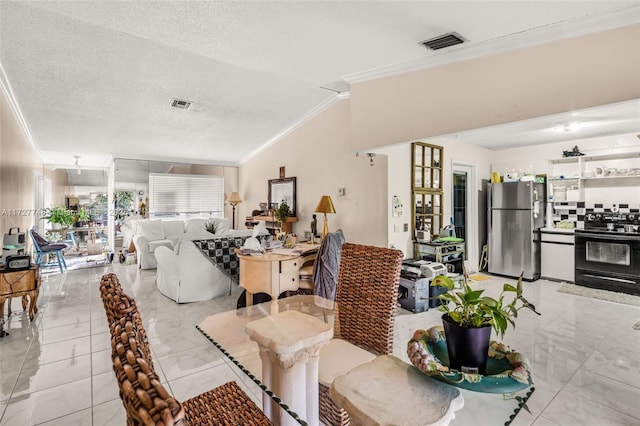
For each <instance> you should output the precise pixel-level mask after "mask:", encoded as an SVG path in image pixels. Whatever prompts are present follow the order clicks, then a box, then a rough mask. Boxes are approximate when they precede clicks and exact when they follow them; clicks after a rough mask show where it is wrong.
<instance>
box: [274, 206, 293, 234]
mask: <svg viewBox="0 0 640 426" xmlns="http://www.w3.org/2000/svg"><path fill="white" fill-rule="evenodd" d="M290 214H291V210H290V209H289V205H288V204H287V202H286V201H285V200H282V202H281V203H280V204H279V205H278V208H277V209H275V210H274V211H273V217H274V218H275V219H276V221H277V222H278V225H277V226H278V228H280V229H282V225H283V224H284V223H285V222H286V221H287V219H288V218H289V215H290Z"/></svg>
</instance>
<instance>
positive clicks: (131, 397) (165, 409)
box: [111, 315, 272, 426]
mask: <svg viewBox="0 0 640 426" xmlns="http://www.w3.org/2000/svg"><path fill="white" fill-rule="evenodd" d="M141 339H142V335H141V334H140V332H139V329H138V325H137V324H136V321H134V320H133V319H132V318H130V315H125V316H123V317H121V318H120V320H119V321H116V322H114V323H113V324H112V325H111V347H112V360H113V371H114V373H115V375H116V380H117V382H118V386H119V388H120V399H121V400H122V404H123V405H124V409H125V412H126V415H127V425H128V426H134V425H136V426H137V425H163V426H169V425H181V426H182V425H185V426H186V425H198V426H200V425H254V426H262V425H272V423H271V421H270V420H269V419H268V418H267V417H266V416H265V415H264V413H263V412H262V411H260V408H258V406H257V405H256V404H255V403H254V402H253V401H252V400H251V398H250V397H249V396H248V395H247V394H246V393H245V392H244V391H243V390H242V389H240V387H239V386H238V385H237V383H236V382H233V381H232V382H228V383H225V384H223V385H221V386H218V387H216V388H214V389H212V390H210V391H207V392H204V393H202V394H200V395H197V396H195V397H193V398H190V399H188V400H186V401H184V402H182V403H180V402H179V401H178V400H177V399H175V398H174V397H173V396H171V394H170V393H169V392H168V391H167V389H166V388H165V387H164V386H163V385H162V384H161V383H160V379H159V377H158V375H157V374H156V372H155V370H154V368H153V365H152V364H150V363H148V362H147V361H146V359H145V356H146V354H145V353H144V348H145V344H144V343H143V341H142V340H141Z"/></svg>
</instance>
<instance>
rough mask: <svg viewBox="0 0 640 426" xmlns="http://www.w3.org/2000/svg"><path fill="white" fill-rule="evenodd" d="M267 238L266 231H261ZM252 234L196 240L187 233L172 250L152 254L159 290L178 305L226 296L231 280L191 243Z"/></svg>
mask: <svg viewBox="0 0 640 426" xmlns="http://www.w3.org/2000/svg"><path fill="white" fill-rule="evenodd" d="M260 234H261V235H266V234H268V232H267V231H266V229H263V230H261V231H260ZM251 235H252V230H225V231H221V232H220V233H218V232H216V234H215V235H214V236H212V235H211V234H209V236H206V235H202V236H201V237H195V238H194V234H193V233H186V234H185V235H183V236H182V237H180V239H179V241H178V243H177V244H176V246H175V249H174V250H172V249H170V248H169V247H166V246H158V247H157V248H156V252H155V258H156V259H157V265H158V273H157V275H156V285H157V286H158V290H159V291H160V292H161V293H162V294H164V295H165V296H167V297H168V298H170V299H173V300H175V301H176V302H178V303H188V302H198V301H202V300H209V299H213V298H215V297H219V296H222V295H224V294H226V293H228V292H229V290H230V288H231V287H230V286H231V278H230V277H229V276H228V275H227V274H225V273H224V272H223V271H222V269H220V268H218V266H216V265H215V264H214V262H213V260H212V259H209V258H208V257H207V256H206V255H205V254H204V253H203V252H202V251H201V250H200V249H199V248H198V247H197V246H196V245H195V244H194V243H193V240H198V239H203V240H209V239H217V238H221V239H222V238H233V237H249V236H251Z"/></svg>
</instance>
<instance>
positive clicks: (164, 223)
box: [133, 218, 229, 269]
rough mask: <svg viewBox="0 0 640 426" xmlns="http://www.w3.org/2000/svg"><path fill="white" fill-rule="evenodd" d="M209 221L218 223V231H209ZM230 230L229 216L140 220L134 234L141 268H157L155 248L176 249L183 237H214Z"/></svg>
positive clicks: (193, 238)
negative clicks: (213, 232) (206, 225)
mask: <svg viewBox="0 0 640 426" xmlns="http://www.w3.org/2000/svg"><path fill="white" fill-rule="evenodd" d="M209 221H213V222H215V223H216V225H217V226H216V233H215V234H212V233H210V232H207V230H206V229H205V224H206V223H207V222H209ZM228 230H229V219H227V218H193V219H187V220H141V221H138V222H137V224H136V227H135V234H134V235H133V244H134V246H135V248H136V255H137V258H138V267H139V268H140V269H155V268H156V267H157V265H158V262H157V260H156V256H155V250H156V248H158V247H161V246H162V247H167V248H169V249H172V250H173V249H174V248H175V247H176V246H177V244H178V242H179V241H180V240H181V238H182V237H184V236H187V239H192V240H195V239H206V238H213V236H214V235H222V234H224V233H225V232H227V231H228Z"/></svg>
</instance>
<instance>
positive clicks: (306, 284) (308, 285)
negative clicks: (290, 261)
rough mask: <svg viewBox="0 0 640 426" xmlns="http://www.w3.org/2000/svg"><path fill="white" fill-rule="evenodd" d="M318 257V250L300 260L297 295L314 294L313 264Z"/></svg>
mask: <svg viewBox="0 0 640 426" xmlns="http://www.w3.org/2000/svg"><path fill="white" fill-rule="evenodd" d="M317 256H318V252H317V250H316V251H314V252H312V253H307V254H305V255H304V256H302V258H301V259H300V269H299V270H298V278H299V280H298V282H299V285H298V290H297V292H296V294H313V264H314V263H315V261H316V258H317Z"/></svg>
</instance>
